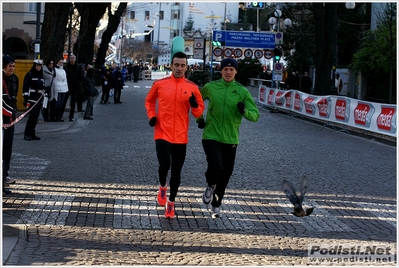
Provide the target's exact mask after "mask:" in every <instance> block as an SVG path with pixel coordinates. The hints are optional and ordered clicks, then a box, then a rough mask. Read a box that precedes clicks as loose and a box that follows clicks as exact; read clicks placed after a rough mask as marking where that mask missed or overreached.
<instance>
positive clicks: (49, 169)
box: [3, 81, 397, 266]
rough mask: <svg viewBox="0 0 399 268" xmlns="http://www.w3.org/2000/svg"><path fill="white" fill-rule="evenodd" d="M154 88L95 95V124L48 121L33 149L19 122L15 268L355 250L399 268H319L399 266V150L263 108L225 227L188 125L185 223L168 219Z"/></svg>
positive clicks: (141, 85) (245, 138) (248, 128)
mask: <svg viewBox="0 0 399 268" xmlns="http://www.w3.org/2000/svg"><path fill="white" fill-rule="evenodd" d="M151 84H152V81H139V82H138V83H132V82H128V83H126V87H125V88H124V89H123V92H122V97H121V101H122V102H123V103H122V104H120V105H115V104H113V103H111V104H108V105H102V104H99V98H97V99H96V100H95V105H94V115H93V117H94V120H92V121H87V120H83V119H82V117H83V115H80V113H79V114H78V115H75V120H74V122H73V123H69V122H64V123H56V122H50V123H47V122H46V123H44V122H40V123H39V124H38V127H37V130H38V135H39V136H40V137H41V140H40V141H24V140H23V128H24V126H25V122H26V121H24V120H22V121H21V122H19V123H18V124H17V126H16V135H15V138H14V150H13V159H12V161H11V169H10V174H11V176H12V177H13V178H15V179H16V181H17V183H16V184H15V185H12V186H11V190H12V192H13V193H12V194H11V195H6V196H3V219H4V217H5V216H6V217H7V219H8V221H12V222H8V223H7V225H8V226H10V227H11V228H15V229H18V230H22V231H21V233H22V234H23V235H19V236H18V240H17V243H16V244H15V246H13V248H12V250H11V253H10V254H9V255H8V256H6V257H4V253H3V264H4V265H18V266H20V265H24V266H32V265H33V266H57V265H63V266H71V265H87V266H89V265H124V266H125V265H156V266H160V265H176V266H180V265H182V266H183V265H184V266H186V265H193V266H194V265H195V266H199V265H206V266H223V265H234V266H291V265H316V263H310V261H309V259H308V250H309V247H310V246H311V245H322V244H323V245H343V244H351V245H356V246H357V245H360V246H361V245H380V246H384V247H391V248H392V251H393V255H394V256H395V260H394V261H392V262H380V263H378V262H362V261H355V262H350V261H348V262H346V263H336V262H335V263H328V262H327V263H324V264H323V263H322V264H321V265H345V266H375V265H385V266H396V248H397V240H396V237H397V231H396V228H397V221H396V218H397V212H396V211H397V205H396V204H397V198H396V197H397V192H396V188H397V185H396V184H397V183H396V176H397V175H396V172H397V171H396V146H391V145H388V144H383V143H380V142H377V141H375V140H372V139H366V138H363V137H358V136H356V135H350V134H347V133H343V132H341V133H336V132H335V131H333V130H332V129H328V128H323V129H320V125H318V124H316V123H312V122H309V121H305V120H301V119H299V118H295V117H289V116H287V115H285V114H283V113H270V111H269V110H268V109H266V108H265V107H262V106H259V109H260V118H259V121H258V122H257V123H251V122H248V121H246V120H245V119H244V120H243V123H242V125H241V129H240V142H241V143H240V144H239V145H238V149H237V158H236V165H235V169H234V173H233V175H232V177H231V180H230V183H229V185H228V187H227V190H226V195H225V199H224V202H223V204H222V207H221V212H222V217H221V218H217V219H213V218H211V217H210V209H209V207H208V206H207V205H205V204H203V203H202V199H201V196H202V193H203V191H204V190H205V187H206V183H205V177H204V173H205V170H206V158H205V154H204V152H203V148H202V144H201V135H202V130H200V129H198V128H197V125H196V124H195V120H194V118H192V116H191V119H192V120H191V122H190V124H191V125H190V131H189V144H188V146H187V156H186V162H185V164H184V167H183V171H182V180H181V186H180V189H179V192H178V194H177V198H176V202H175V206H176V208H175V209H176V217H175V218H174V219H165V218H164V216H163V214H164V209H165V208H164V207H159V206H158V205H157V203H156V194H157V190H158V189H157V187H158V175H157V174H158V162H157V158H156V153H155V142H154V140H153V128H151V127H149V125H148V118H147V116H146V114H145V108H144V98H145V96H146V93H147V92H148V89H149V88H150V86H151ZM64 117H65V114H64ZM49 124H53V125H51V126H49ZM56 124H63V125H57V126H56ZM68 124H69V125H68ZM64 125H65V127H62V126H64ZM55 126H56V127H55ZM303 175H306V176H307V178H308V181H309V187H308V192H307V196H306V197H305V202H304V203H305V205H306V206H307V207H314V208H315V209H314V212H313V214H312V215H311V216H309V217H304V218H298V217H295V216H294V215H292V214H291V212H292V205H291V204H290V203H289V201H288V199H287V198H286V197H285V195H284V193H283V191H282V187H281V183H282V181H283V179H287V180H289V181H291V182H292V183H293V184H294V185H295V186H296V187H297V188H299V184H300V179H301V178H302V176H303ZM4 226H5V223H4V222H3V228H4ZM3 238H4V231H3ZM3 241H4V240H3ZM3 250H4V249H3Z"/></svg>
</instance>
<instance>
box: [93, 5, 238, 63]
mask: <svg viewBox="0 0 399 268" xmlns="http://www.w3.org/2000/svg"><path fill="white" fill-rule="evenodd" d="M238 8H239V7H238V2H131V3H130V4H129V5H128V7H127V10H126V12H125V16H124V17H123V18H122V20H121V24H120V26H119V29H118V31H117V32H116V33H115V36H114V44H113V45H115V44H116V45H119V44H120V42H117V39H118V37H120V36H124V37H125V38H136V39H139V40H143V41H144V40H146V41H150V42H151V43H152V44H153V49H154V50H157V49H159V50H160V51H162V52H163V53H161V55H160V56H159V57H158V63H159V64H160V65H163V64H168V63H170V51H171V45H172V41H173V38H174V37H176V36H182V37H183V38H184V39H185V53H186V54H187V55H188V56H189V57H193V56H194V47H193V42H194V39H206V40H207V42H206V44H205V46H206V48H205V50H206V51H205V55H207V58H208V59H209V55H210V53H209V51H210V46H209V39H210V36H211V33H212V30H221V29H222V27H223V23H224V22H225V21H227V22H237V21H238ZM99 35H101V31H100V32H99ZM99 37H100V36H99ZM116 49H118V47H117V46H116Z"/></svg>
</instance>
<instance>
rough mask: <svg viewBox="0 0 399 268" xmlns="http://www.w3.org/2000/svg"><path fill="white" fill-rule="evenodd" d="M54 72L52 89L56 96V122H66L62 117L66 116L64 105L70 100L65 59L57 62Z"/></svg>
mask: <svg viewBox="0 0 399 268" xmlns="http://www.w3.org/2000/svg"><path fill="white" fill-rule="evenodd" d="M54 70H55V77H54V80H53V86H52V88H51V92H52V93H51V94H53V95H54V97H55V100H56V105H55V121H56V122H64V119H62V116H63V114H64V107H65V106H64V104H65V103H66V102H67V98H68V80H67V75H66V72H65V70H64V59H62V58H61V59H59V60H58V61H57V64H56V66H55V68H54Z"/></svg>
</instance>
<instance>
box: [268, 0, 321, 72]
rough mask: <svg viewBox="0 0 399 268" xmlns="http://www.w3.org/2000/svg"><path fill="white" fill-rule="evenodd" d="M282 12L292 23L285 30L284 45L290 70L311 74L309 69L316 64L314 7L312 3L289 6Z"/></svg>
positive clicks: (285, 57)
mask: <svg viewBox="0 0 399 268" xmlns="http://www.w3.org/2000/svg"><path fill="white" fill-rule="evenodd" d="M282 12H283V14H285V17H288V18H290V19H291V21H292V26H291V27H288V28H286V29H285V32H284V43H283V45H282V48H283V51H284V55H285V56H284V59H285V60H286V61H288V69H289V71H290V72H291V71H299V73H300V74H303V73H304V72H309V67H310V66H311V65H313V64H314V62H313V60H314V57H315V55H314V51H315V49H316V46H315V38H316V35H315V26H314V19H313V12H312V5H311V4H310V3H298V4H296V5H287V6H285V7H284V8H283V9H282ZM271 15H272V14H271ZM291 49H293V53H291Z"/></svg>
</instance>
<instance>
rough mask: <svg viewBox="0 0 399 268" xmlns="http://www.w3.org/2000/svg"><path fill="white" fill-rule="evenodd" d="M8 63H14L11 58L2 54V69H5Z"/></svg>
mask: <svg viewBox="0 0 399 268" xmlns="http://www.w3.org/2000/svg"><path fill="white" fill-rule="evenodd" d="M9 63H15V60H14V58H13V57H11V56H9V55H6V54H3V69H4V68H6V66H7V64H9Z"/></svg>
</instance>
